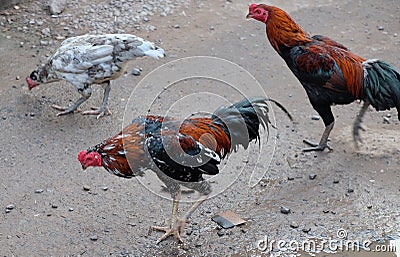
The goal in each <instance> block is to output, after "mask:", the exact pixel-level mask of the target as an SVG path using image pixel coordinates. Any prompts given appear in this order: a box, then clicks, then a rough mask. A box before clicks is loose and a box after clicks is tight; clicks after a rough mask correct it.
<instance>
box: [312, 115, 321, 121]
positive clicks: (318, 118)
mask: <svg viewBox="0 0 400 257" xmlns="http://www.w3.org/2000/svg"><path fill="white" fill-rule="evenodd" d="M311 119H312V120H320V119H321V117H320V116H318V115H313V116H311Z"/></svg>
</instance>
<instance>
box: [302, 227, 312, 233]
mask: <svg viewBox="0 0 400 257" xmlns="http://www.w3.org/2000/svg"><path fill="white" fill-rule="evenodd" d="M301 231H303V232H304V233H308V232H310V231H311V228H303V229H302V230H301Z"/></svg>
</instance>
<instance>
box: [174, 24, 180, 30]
mask: <svg viewBox="0 0 400 257" xmlns="http://www.w3.org/2000/svg"><path fill="white" fill-rule="evenodd" d="M173 27H174V29H179V28H180V27H181V26H180V25H179V24H175V25H174V26H173Z"/></svg>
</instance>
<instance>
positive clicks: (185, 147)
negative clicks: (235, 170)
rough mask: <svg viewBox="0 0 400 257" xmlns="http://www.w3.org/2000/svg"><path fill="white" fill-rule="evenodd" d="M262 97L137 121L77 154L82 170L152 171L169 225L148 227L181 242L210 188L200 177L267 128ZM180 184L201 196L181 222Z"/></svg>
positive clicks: (126, 173)
mask: <svg viewBox="0 0 400 257" xmlns="http://www.w3.org/2000/svg"><path fill="white" fill-rule="evenodd" d="M267 101H272V102H274V103H276V104H277V105H278V106H279V107H280V108H281V109H282V110H284V111H285V113H287V114H288V116H289V118H290V119H291V117H290V115H289V113H288V112H287V111H286V110H285V109H284V107H283V106H281V105H280V104H279V103H277V102H275V101H273V100H271V99H265V98H253V99H251V100H247V99H244V100H242V101H240V102H238V103H235V104H233V105H231V106H229V107H220V108H219V109H217V110H216V111H215V112H214V114H213V115H212V116H211V117H193V118H189V119H186V120H184V121H183V122H182V123H180V122H179V121H178V120H176V119H172V118H164V117H160V116H146V117H139V118H136V119H134V120H133V122H132V124H131V125H129V126H127V127H126V128H125V129H123V130H122V131H121V132H120V133H119V134H118V135H116V136H114V137H112V138H109V139H107V140H105V141H104V142H102V143H100V144H98V145H96V146H94V147H91V148H89V149H88V150H87V151H81V152H80V153H79V155H78V160H79V161H80V163H81V165H82V168H83V169H86V168H87V167H89V166H102V167H104V168H105V169H106V170H107V171H108V172H110V173H112V174H115V175H117V176H121V177H125V178H131V177H134V176H136V175H144V171H145V170H146V169H151V170H153V171H154V172H156V174H157V176H158V178H159V179H160V180H161V181H162V182H163V183H164V184H165V185H166V186H167V188H168V190H169V192H170V193H171V196H172V198H173V206H172V215H171V222H170V225H169V226H168V227H153V228H154V229H156V230H161V231H164V232H165V234H164V235H163V236H162V237H161V238H160V239H159V240H158V241H157V243H159V242H161V241H162V240H164V239H165V238H167V237H169V236H170V235H173V236H174V237H175V238H176V239H177V240H178V241H179V242H182V238H181V233H182V231H183V229H184V226H185V222H186V220H187V219H188V218H189V217H190V215H191V214H192V213H193V212H194V211H195V210H196V208H197V207H198V206H199V205H200V204H201V203H202V202H203V201H204V200H206V199H207V197H208V195H209V194H210V193H211V187H210V184H209V183H208V181H207V180H204V178H203V174H207V175H216V174H218V172H219V170H218V167H217V165H218V164H219V163H220V160H221V159H222V158H225V157H226V156H227V154H229V153H230V152H231V151H232V150H236V149H237V147H238V146H239V145H242V146H243V147H244V148H247V147H248V145H249V143H250V142H251V141H253V140H257V139H259V137H260V134H259V130H260V125H261V126H262V127H266V128H267V129H268V126H269V124H270V120H269V118H268V111H269V109H268V105H267ZM181 185H183V186H185V187H188V188H191V189H194V190H196V191H198V192H199V193H201V195H202V196H201V197H200V198H199V199H198V200H197V201H196V202H195V203H194V204H193V206H192V207H191V208H190V209H189V210H188V212H187V213H186V214H185V215H184V216H183V218H182V219H178V218H177V212H178V203H179V199H180V195H181V189H180V187H181Z"/></svg>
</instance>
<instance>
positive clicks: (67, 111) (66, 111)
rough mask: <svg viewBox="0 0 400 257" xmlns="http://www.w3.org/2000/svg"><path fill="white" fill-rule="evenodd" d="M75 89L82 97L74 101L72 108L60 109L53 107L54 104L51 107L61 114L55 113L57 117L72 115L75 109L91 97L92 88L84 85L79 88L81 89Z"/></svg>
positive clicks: (60, 107)
mask: <svg viewBox="0 0 400 257" xmlns="http://www.w3.org/2000/svg"><path fill="white" fill-rule="evenodd" d="M77 88H78V92H79V93H80V94H81V95H82V97H81V98H79V99H78V101H76V102H75V103H74V104H73V105H72V106H70V107H62V106H58V105H54V104H53V105H52V106H51V107H53V108H54V109H56V110H58V111H61V112H59V113H57V116H62V115H66V114H70V113H73V112H74V111H75V110H76V109H78V107H79V106H80V105H81V104H83V103H84V102H85V101H86V100H87V99H89V97H90V96H91V95H92V88H91V87H90V86H89V85H84V87H83V88H81V87H77Z"/></svg>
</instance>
